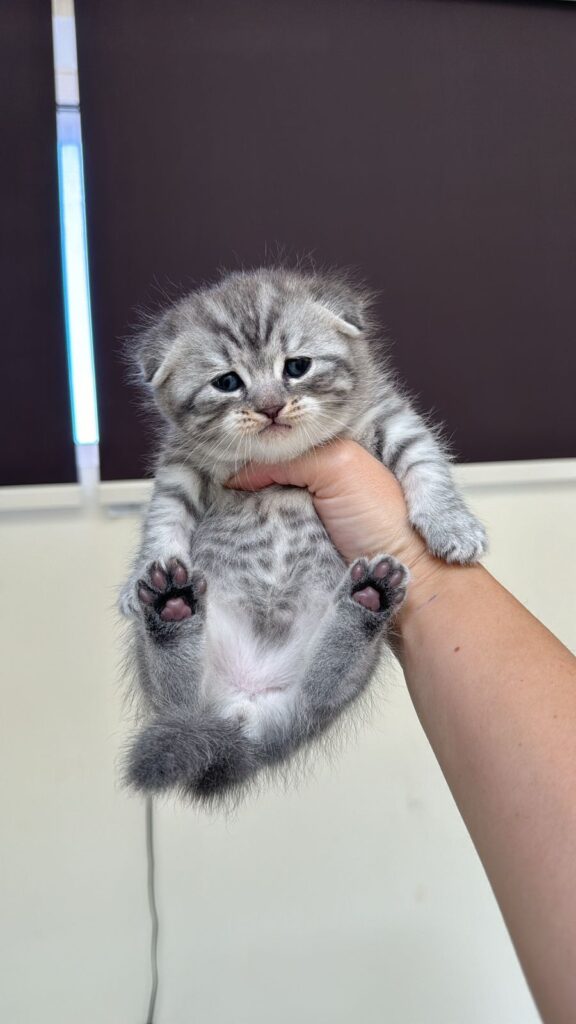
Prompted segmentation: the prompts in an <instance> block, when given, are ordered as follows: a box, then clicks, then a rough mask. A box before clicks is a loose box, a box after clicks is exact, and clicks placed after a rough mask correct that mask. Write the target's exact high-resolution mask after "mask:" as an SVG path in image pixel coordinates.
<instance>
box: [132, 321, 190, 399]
mask: <svg viewBox="0 0 576 1024" xmlns="http://www.w3.org/2000/svg"><path fill="white" fill-rule="evenodd" d="M178 333H179V322H178V316H177V314H176V311H175V310H173V309H169V310H167V311H166V312H165V313H161V314H160V315H159V316H158V317H156V318H154V319H152V320H150V322H149V323H148V324H147V325H146V326H145V328H144V330H142V331H141V332H140V334H138V335H137V336H136V338H135V339H134V342H135V344H134V348H133V349H132V352H131V355H132V357H133V360H134V362H135V363H136V365H137V366H138V369H139V371H140V373H141V374H142V376H143V378H144V380H145V381H146V383H147V384H151V385H152V386H153V387H156V386H157V385H158V384H161V383H162V380H163V377H164V374H163V372H162V371H163V369H164V365H165V362H166V357H167V355H168V353H169V352H170V350H171V348H172V346H173V344H174V341H175V340H176V338H177V337H178Z"/></svg>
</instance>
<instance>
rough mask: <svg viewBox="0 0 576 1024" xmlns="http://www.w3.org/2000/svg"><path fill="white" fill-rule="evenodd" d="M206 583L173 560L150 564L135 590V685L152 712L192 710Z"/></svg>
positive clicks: (197, 574)
mask: <svg viewBox="0 0 576 1024" xmlns="http://www.w3.org/2000/svg"><path fill="white" fill-rule="evenodd" d="M206 586H207V585H206V579H205V577H204V576H203V575H202V574H201V573H198V572H197V573H190V572H189V571H188V570H187V569H186V568H185V567H184V566H183V565H182V563H181V562H179V561H177V560H176V559H172V560H171V561H170V562H168V565H167V567H166V568H165V569H162V568H160V566H159V565H158V563H152V565H151V566H150V567H149V568H148V571H147V572H146V574H145V575H144V576H143V577H142V579H140V580H139V581H138V583H137V584H136V590H137V599H138V606H139V616H138V621H137V643H136V655H137V668H138V678H139V682H140V684H141V686H142V688H143V690H144V692H145V694H146V697H147V698H148V703H149V704H150V705H151V706H152V707H153V708H155V709H157V710H158V709H162V708H164V707H166V706H173V705H183V704H188V705H192V704H193V703H194V701H195V700H196V694H197V689H198V683H199V679H200V675H201V671H202V658H201V649H202V638H203V634H204V628H205V620H206Z"/></svg>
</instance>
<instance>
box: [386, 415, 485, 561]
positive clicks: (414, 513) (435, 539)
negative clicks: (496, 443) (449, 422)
mask: <svg viewBox="0 0 576 1024" xmlns="http://www.w3.org/2000/svg"><path fill="white" fill-rule="evenodd" d="M378 455H379V456H380V458H381V459H382V462H383V463H384V465H385V466H388V468H389V469H391V470H392V472H393V473H394V475H395V476H396V477H397V478H398V480H399V481H400V483H401V484H402V489H403V491H404V496H405V498H406V504H407V505H408V514H409V519H410V522H411V523H412V526H414V527H415V528H416V529H417V530H418V533H420V534H421V536H422V537H423V538H424V540H425V541H426V544H427V545H428V548H429V549H430V551H431V552H432V554H434V555H437V556H438V557H439V558H443V559H444V560H445V561H447V562H461V563H464V564H467V563H470V562H476V561H478V559H479V558H481V557H482V555H483V554H484V552H485V551H486V532H485V530H484V527H483V526H482V524H481V523H480V522H479V520H478V519H477V518H476V516H475V515H473V513H472V512H471V511H470V509H469V508H468V506H467V505H466V502H465V501H464V499H463V498H462V496H461V494H460V493H459V491H458V489H457V487H456V485H455V483H454V480H453V479H452V472H451V468H450V462H449V459H448V455H447V453H446V451H445V450H444V448H443V446H442V444H441V442H440V440H439V439H438V438H437V437H436V436H435V435H434V433H433V431H432V430H430V428H429V427H428V426H427V425H426V423H425V422H424V420H423V419H422V418H421V417H420V416H419V415H418V414H417V413H416V412H414V410H413V409H412V408H411V407H410V405H409V403H408V402H402V403H399V404H398V406H397V407H396V408H395V409H394V410H393V411H392V412H391V413H390V415H389V416H388V418H387V419H385V421H384V423H383V437H382V440H381V442H380V450H379V452H378Z"/></svg>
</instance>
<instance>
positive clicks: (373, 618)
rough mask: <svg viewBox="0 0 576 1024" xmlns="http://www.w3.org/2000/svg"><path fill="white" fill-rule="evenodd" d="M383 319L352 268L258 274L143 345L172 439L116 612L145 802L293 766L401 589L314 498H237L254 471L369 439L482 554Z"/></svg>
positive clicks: (298, 493)
mask: <svg viewBox="0 0 576 1024" xmlns="http://www.w3.org/2000/svg"><path fill="white" fill-rule="evenodd" d="M370 310H371V296H370V293H369V292H367V291H366V290H365V289H363V288H359V287H357V286H355V285H352V284H350V283H349V281H348V279H347V277H346V276H345V275H343V274H339V273H333V272H330V273H315V272H310V273H303V272H300V271H288V270H285V269H259V270H253V271H242V272H235V273H231V274H228V275H226V276H224V277H223V278H222V280H220V282H219V283H217V284H214V285H212V286H210V287H204V288H201V289H199V290H198V291H196V292H194V293H192V294H191V295H189V296H187V297H186V298H184V299H182V300H180V301H178V302H176V303H175V304H174V305H173V306H172V307H171V308H170V309H168V310H167V311H166V312H164V313H163V314H162V315H161V316H160V317H159V318H158V319H157V320H156V321H155V322H153V323H152V324H151V325H150V326H149V327H148V328H147V329H146V330H145V331H144V333H143V334H142V336H141V337H140V340H139V347H138V360H139V365H140V368H141V373H142V375H143V379H144V381H145V385H146V388H147V389H148V391H149V392H150V394H151V395H152V396H153V398H154V400H155V402H156V404H157V406H158V408H159V409H160V411H161V413H162V414H163V417H164V419H165V422H166V436H165V439H164V443H163V446H162V450H161V452H160V456H159V459H158V466H157V471H156V477H155V481H154V490H153V494H152V498H151V501H150V505H149V508H148V510H147V513H146V516H145V520H144V526H143V533H142V542H141V546H140V550H139V552H138V555H137V558H136V561H135V564H134V569H133V572H132V574H131V576H130V578H129V580H128V581H127V583H126V584H125V586H124V588H123V591H122V596H121V602H120V604H121V609H122V611H123V612H124V614H125V615H127V616H128V617H130V619H131V620H132V623H133V626H132V630H133V641H134V643H133V658H134V666H135V671H136V675H137V679H138V683H139V692H140V696H141V698H142V707H143V712H144V724H143V725H142V727H141V729H140V732H139V733H138V735H137V736H136V738H135V739H134V741H133V743H132V745H131V748H130V750H129V752H128V755H127V766H126V774H127V779H128V781H129V783H130V784H131V785H133V786H134V787H136V788H137V789H139V790H142V791H146V792H159V791H164V790H167V789H170V788H174V789H176V790H177V791H179V792H180V794H182V795H184V796H186V797H190V798H195V799H200V800H210V799H214V798H218V797H221V796H225V795H227V794H231V793H234V792H238V791H239V790H240V789H241V788H242V787H243V786H244V785H245V784H246V783H248V782H249V781H250V780H251V779H252V778H253V777H254V776H255V775H256V774H257V773H259V772H261V771H262V770H263V769H266V768H270V767H271V766H274V765H276V764H279V763H280V762H283V761H285V760H286V759H287V758H289V757H290V756H291V755H292V754H293V753H294V752H295V751H296V750H297V749H298V748H301V747H303V746H304V745H306V744H308V743H309V742H310V741H311V740H313V739H314V737H316V736H318V735H320V734H321V733H322V732H324V731H325V730H326V729H327V727H328V726H329V725H330V724H331V723H332V722H333V721H334V720H335V719H336V718H337V717H338V716H339V715H341V713H342V712H343V711H344V709H345V708H346V707H347V706H348V705H350V704H351V703H352V702H353V701H354V700H355V699H356V698H357V697H358V696H359V695H360V694H361V693H362V691H363V690H364V689H365V688H366V686H367V685H368V683H369V680H370V677H371V675H372V674H373V671H374V668H375V666H376V663H377V661H378V659H379V656H380V654H381V653H382V648H383V645H384V644H385V642H386V633H387V627H388V624H389V622H390V620H391V618H392V617H393V615H394V614H395V612H396V611H397V610H398V608H399V607H400V604H401V602H402V600H403V598H404V595H405V590H406V583H407V571H406V569H405V568H404V567H403V566H402V565H400V563H399V562H397V561H396V560H395V559H394V558H392V557H390V556H388V555H386V553H384V552H383V553H382V554H381V555H378V556H377V557H376V558H372V559H370V560H367V559H362V558H361V559H358V560H357V561H356V562H354V564H353V565H351V566H346V565H345V564H344V562H343V560H342V559H341V557H340V556H339V554H338V553H337V551H336V550H335V549H334V547H333V545H332V543H331V541H330V539H329V537H328V536H327V534H326V532H325V531H324V529H323V527H322V525H321V523H320V522H319V520H318V518H317V516H316V513H315V511H314V508H313V505H312V501H311V498H310V495H309V494H308V492H306V491H303V490H299V489H297V488H282V487H271V488H268V489H266V490H264V491H262V492H260V493H248V492H239V491H231V490H228V489H225V488H224V486H223V484H224V482H225V481H227V480H228V479H229V478H230V477H231V476H232V474H233V473H234V472H235V471H237V470H238V469H239V468H240V467H241V466H242V465H243V464H244V463H245V462H247V461H252V460H254V461H264V462H266V461H281V460H287V459H291V458H294V457H295V456H297V455H300V454H301V453H303V452H305V451H307V450H308V449H310V448H312V447H313V446H316V445H320V444H322V443H324V442H326V441H328V440H329V439H331V438H334V437H336V436H344V437H350V438H354V439H355V440H357V441H359V442H360V444H362V445H364V447H365V448H367V449H368V450H369V451H371V452H372V453H373V454H374V455H376V456H377V457H378V458H379V459H381V460H382V462H383V463H384V464H385V465H386V466H388V467H389V468H390V469H391V470H392V471H393V472H394V473H395V475H396V477H397V478H398V480H399V481H400V483H401V485H402V487H403V490H404V494H405V497H406V501H407V505H408V509H409V515H410V521H411V523H412V524H413V526H414V527H415V528H416V529H417V530H418V531H419V532H420V534H421V535H422V536H423V537H424V539H425V540H426V542H427V544H428V547H429V548H430V550H431V551H432V552H434V554H436V555H438V556H439V557H441V558H443V559H446V560H447V561H449V562H461V563H470V562H474V561H476V560H477V559H478V558H479V557H480V556H481V555H482V553H483V551H484V548H485V534H484V530H483V528H482V526H481V525H480V523H479V522H478V521H477V520H476V519H475V517H474V516H473V515H472V514H471V512H470V511H469V510H468V508H467V507H466V505H465V503H464V501H463V499H462V497H461V496H460V494H459V493H458V492H457V490H456V489H455V486H454V483H453V480H452V477H451V473H450V466H449V462H448V458H447V455H446V452H445V450H444V448H443V446H442V444H441V442H440V440H439V439H438V437H437V435H436V434H435V433H434V431H432V430H430V428H429V427H428V426H427V425H426V423H425V422H424V421H423V420H422V418H421V417H420V416H419V415H418V413H417V412H415V410H414V409H413V408H412V406H411V404H410V401H409V400H408V399H407V398H406V397H405V396H404V395H403V394H402V393H401V391H399V389H398V387H397V385H396V383H395V380H394V377H393V375H392V374H391V372H390V371H389V369H388V367H387V364H386V360H385V358H384V356H383V352H382V342H381V339H380V338H379V336H378V330H377V327H376V325H375V324H374V322H373V320H372V318H371V313H370Z"/></svg>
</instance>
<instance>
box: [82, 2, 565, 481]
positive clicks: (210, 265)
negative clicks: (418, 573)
mask: <svg viewBox="0 0 576 1024" xmlns="http://www.w3.org/2000/svg"><path fill="white" fill-rule="evenodd" d="M77 19H78V40H79V58H80V90H81V102H82V109H83V123H84V138H85V158H86V175H87V196H88V204H89V234H90V243H91V265H92V276H93V287H94V301H93V308H94V315H95V331H96V340H97V346H98V351H97V370H98V377H99V384H100V388H101V398H100V402H101V427H102V465H103V470H104V476H105V477H109V478H118V477H124V476H133V475H137V474H140V473H141V472H142V471H143V468H144V466H145V455H146V451H147V447H146V440H145V434H146V431H145V422H144V420H143V419H142V418H139V417H138V414H137V411H136V403H135V398H134V395H133V393H131V392H130V391H129V390H128V388H127V386H126V384H125V383H123V382H122V376H121V368H120V367H121V364H120V361H119V358H118V348H119V344H118V339H119V338H120V337H121V336H122V335H124V334H126V333H127V331H128V330H129V326H130V324H131V322H133V320H134V314H133V309H134V307H135V306H136V305H137V304H139V303H142V302H143V301H151V302H155V301H159V296H158V294H155V293H154V289H153V288H151V285H152V284H153V283H154V282H158V283H160V285H162V286H165V285H168V283H169V282H175V283H176V285H177V286H183V287H188V286H189V285H190V284H192V283H193V282H195V281H196V282H198V281H202V280H204V279H206V278H209V277H211V276H212V275H213V274H214V272H215V270H216V268H217V267H218V266H220V265H222V264H224V265H228V266H237V265H238V264H239V263H240V262H243V263H246V264H255V263H258V262H260V261H261V260H262V259H263V257H264V256H265V253H266V251H267V250H270V249H271V248H273V247H274V246H275V244H276V243H282V244H283V245H284V246H285V247H286V249H287V251H288V253H303V252H308V251H313V252H314V255H315V257H316V258H317V259H318V260H319V261H320V262H326V263H334V264H352V265H354V266H355V267H357V268H359V269H360V270H361V272H362V273H363V274H364V275H365V277H366V278H368V280H369V281H370V283H371V284H372V285H373V286H375V287H376V288H379V289H380V290H381V296H382V297H381V316H382V320H383V321H384V322H385V323H386V325H387V328H388V330H389V333H390V335H391V336H392V338H393V339H394V342H395V344H394V358H395V361H396V363H397V365H398V367H399V368H400V370H401V372H402V374H403V376H404V378H405V379H406V381H407V382H408V384H409V386H410V388H411V389H412V390H413V391H414V392H416V393H417V394H419V395H420V397H421V406H422V407H423V408H425V409H432V410H434V413H435V415H436V416H437V417H439V418H440V419H442V420H444V422H445V423H446V425H447V428H448V431H449V433H450V435H451V436H452V438H453V441H454V446H455V450H456V452H457V454H458V455H459V457H461V458H463V459H465V460H492V459H496V460H497V459H525V458H546V457H562V456H571V455H574V454H576V450H575V449H576V445H575V417H574V397H573V396H574V378H575V370H576V367H575V365H574V356H575V345H574V323H575V322H576V297H575V296H576V287H575V281H576V261H575V252H574V250H575V241H574V240H575V233H576V232H575V229H576V205H575V191H574V190H575V182H576V133H575V132H574V97H575V95H576V10H575V9H574V7H573V5H572V4H552V3H545V4H529V3H480V2H478V3H477V2H470V0H465V2H457V0H388V2H385V0H348V2H346V3H344V2H336V0H305V2H303V0H242V2H241V3H238V2H234V0H221V2H215V0H146V3H141V2H140V0H116V2H115V3H113V4H103V3H101V2H97V0H83V2H82V3H81V4H78V5H77ZM169 287H171V285H169Z"/></svg>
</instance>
